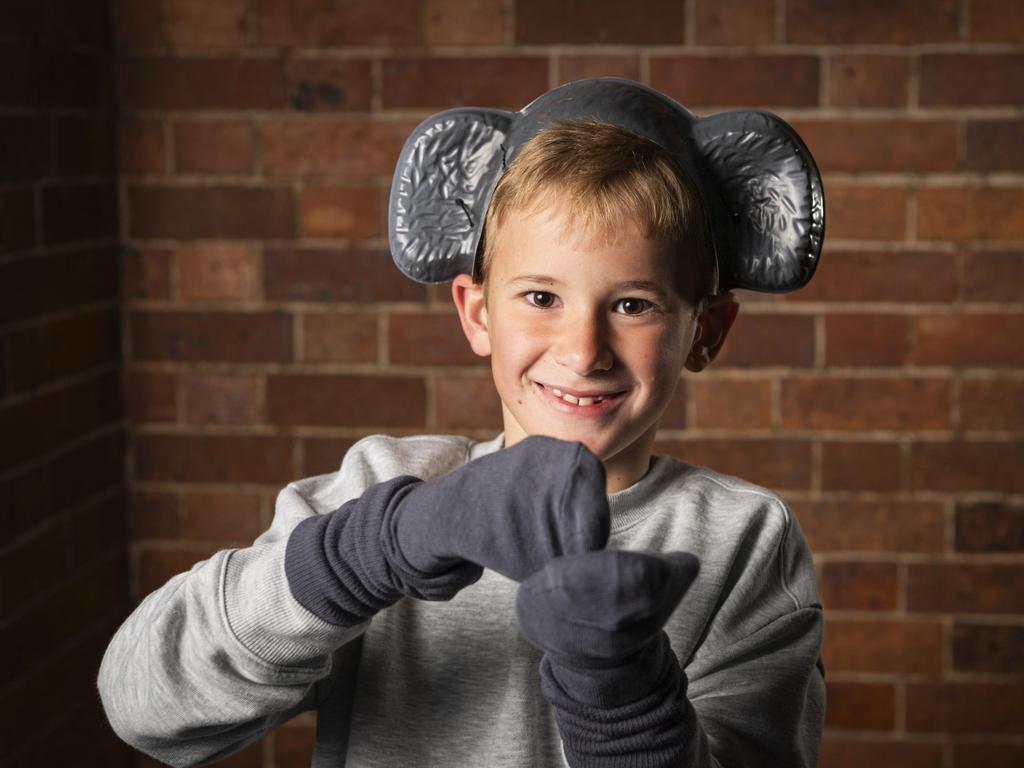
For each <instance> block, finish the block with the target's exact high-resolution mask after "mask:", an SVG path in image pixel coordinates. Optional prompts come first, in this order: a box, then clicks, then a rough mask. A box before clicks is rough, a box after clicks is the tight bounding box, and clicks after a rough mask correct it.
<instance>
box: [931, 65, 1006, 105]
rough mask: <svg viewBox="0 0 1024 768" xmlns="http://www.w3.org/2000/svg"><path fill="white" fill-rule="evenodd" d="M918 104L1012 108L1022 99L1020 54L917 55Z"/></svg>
mask: <svg viewBox="0 0 1024 768" xmlns="http://www.w3.org/2000/svg"><path fill="white" fill-rule="evenodd" d="M920 66H921V84H920V86H919V88H920V95H919V97H918V101H919V102H920V104H921V106H922V107H947V106H949V107H955V106H975V107H998V106H1007V107H1016V106H1018V105H1020V103H1021V102H1022V101H1024V55H1021V54H1011V53H943V54H931V55H923V56H921V65H920Z"/></svg>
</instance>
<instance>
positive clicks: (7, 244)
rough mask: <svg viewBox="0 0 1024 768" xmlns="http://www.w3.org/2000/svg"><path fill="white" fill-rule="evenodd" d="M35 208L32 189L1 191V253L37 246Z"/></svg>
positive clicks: (0, 282)
mask: <svg viewBox="0 0 1024 768" xmlns="http://www.w3.org/2000/svg"><path fill="white" fill-rule="evenodd" d="M35 208H36V205H35V198H34V196H33V194H32V190H31V189H28V188H23V189H18V188H11V189H4V190H0V253H6V252H8V251H20V250H26V249H28V248H31V247H32V246H33V245H35V241H36V232H35V222H36V214H35ZM0 269H2V267H0ZM0 284H2V281H0Z"/></svg>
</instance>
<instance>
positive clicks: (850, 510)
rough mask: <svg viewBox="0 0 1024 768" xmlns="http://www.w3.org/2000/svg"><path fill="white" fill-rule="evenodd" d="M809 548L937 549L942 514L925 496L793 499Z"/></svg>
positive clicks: (941, 536) (941, 538)
mask: <svg viewBox="0 0 1024 768" xmlns="http://www.w3.org/2000/svg"><path fill="white" fill-rule="evenodd" d="M790 506H791V507H792V509H793V512H794V513H795V514H796V516H797V519H799V520H800V525H801V527H802V528H803V530H804V534H805V535H806V536H807V541H808V543H809V544H810V546H811V551H812V552H818V553H821V552H942V551H943V550H944V548H945V526H946V513H945V509H944V508H943V505H942V504H940V503H939V502H927V501H889V500H885V501H813V502H811V501H795V502H791V504H790Z"/></svg>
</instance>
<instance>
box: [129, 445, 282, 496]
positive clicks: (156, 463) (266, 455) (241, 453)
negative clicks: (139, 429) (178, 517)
mask: <svg viewBox="0 0 1024 768" xmlns="http://www.w3.org/2000/svg"><path fill="white" fill-rule="evenodd" d="M134 454H135V477H136V479H137V480H143V481H151V482H158V481H159V482H172V483H263V484H272V485H279V484H283V483H287V482H289V481H290V480H293V479H294V477H293V473H292V443H291V439H290V438H287V437H278V436H267V435H150V434H138V435H136V436H135V438H134Z"/></svg>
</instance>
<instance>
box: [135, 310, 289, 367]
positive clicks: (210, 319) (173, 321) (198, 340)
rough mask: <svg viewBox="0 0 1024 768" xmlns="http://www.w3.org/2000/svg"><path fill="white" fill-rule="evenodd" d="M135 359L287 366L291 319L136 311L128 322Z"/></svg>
mask: <svg viewBox="0 0 1024 768" xmlns="http://www.w3.org/2000/svg"><path fill="white" fill-rule="evenodd" d="M132 354H133V356H134V357H135V359H136V360H183V361H190V362H201V361H209V362H236V363H286V362H290V361H291V359H292V322H291V317H290V316H289V315H286V314H284V313H282V312H139V313H137V314H136V315H135V316H134V317H133V318H132Z"/></svg>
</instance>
